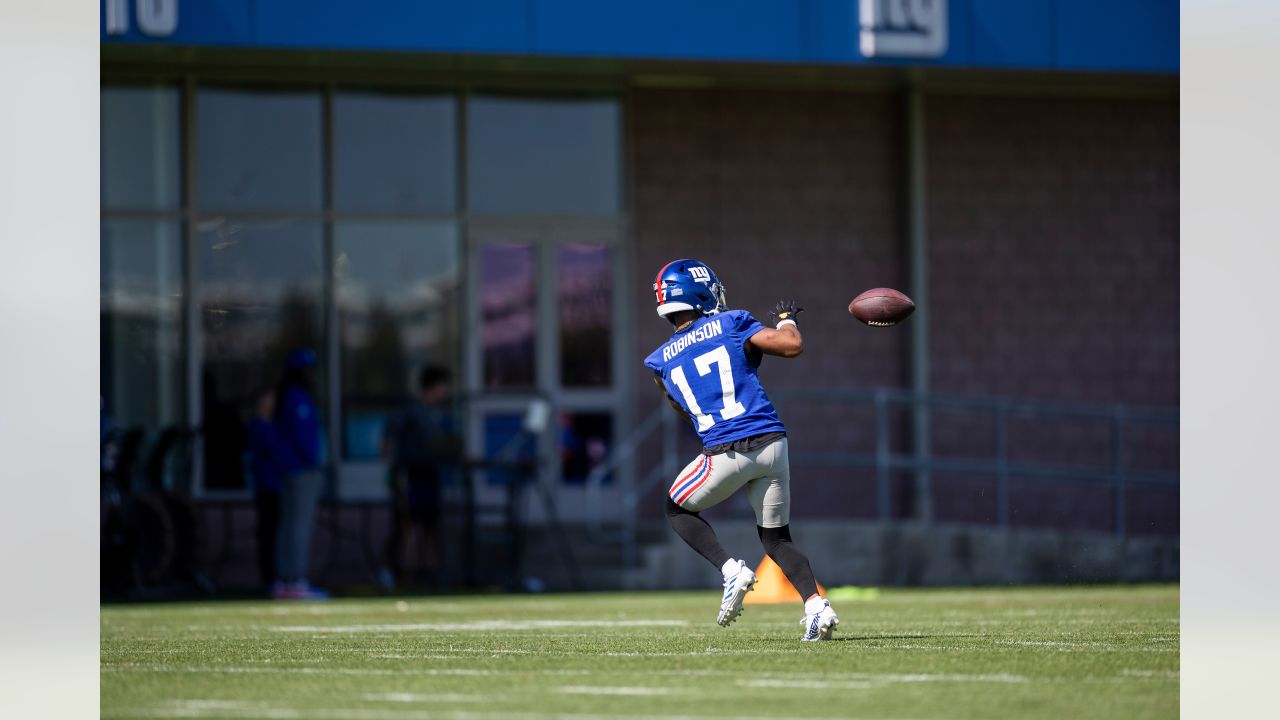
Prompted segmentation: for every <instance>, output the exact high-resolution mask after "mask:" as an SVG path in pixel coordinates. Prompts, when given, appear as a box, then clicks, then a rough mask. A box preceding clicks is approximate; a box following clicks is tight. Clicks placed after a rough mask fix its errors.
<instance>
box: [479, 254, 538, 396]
mask: <svg viewBox="0 0 1280 720" xmlns="http://www.w3.org/2000/svg"><path fill="white" fill-rule="evenodd" d="M479 247H480V312H481V324H482V328H481V331H480V342H481V346H482V348H483V354H484V384H485V387H490V388H495V387H531V386H532V385H533V384H534V378H535V377H536V376H535V374H534V338H535V332H536V329H537V297H536V292H535V289H534V275H535V266H536V263H535V259H536V255H535V253H534V245H532V244H528V243H522V244H507V243H481V244H480V246H479Z"/></svg>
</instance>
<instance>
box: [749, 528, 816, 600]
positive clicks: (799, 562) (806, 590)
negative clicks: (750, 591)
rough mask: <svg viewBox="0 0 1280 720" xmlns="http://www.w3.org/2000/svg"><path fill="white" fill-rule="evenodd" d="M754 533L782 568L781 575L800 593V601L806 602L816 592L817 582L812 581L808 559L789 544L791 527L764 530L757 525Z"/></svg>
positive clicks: (792, 544) (793, 545) (811, 571)
mask: <svg viewBox="0 0 1280 720" xmlns="http://www.w3.org/2000/svg"><path fill="white" fill-rule="evenodd" d="M756 533H757V534H759V535H760V544H761V545H764V551H765V552H767V553H769V557H771V558H773V561H774V562H776V563H778V567H780V568H782V574H783V575H786V576H787V579H788V580H790V581H791V584H792V585H793V586H795V589H796V590H798V591H799V592H800V598H801V599H802V600H808V599H809V597H810V596H812V595H814V594H815V593H817V592H818V581H816V580H814V579H813V570H812V569H810V567H809V558H807V557H805V556H804V553H802V552H800V550H798V549H797V548H796V546H795V544H794V543H792V542H791V526H789V525H783V526H782V527H777V528H766V527H760V526H759V525H757V526H756Z"/></svg>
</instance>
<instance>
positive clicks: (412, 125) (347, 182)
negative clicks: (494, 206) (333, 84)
mask: <svg viewBox="0 0 1280 720" xmlns="http://www.w3.org/2000/svg"><path fill="white" fill-rule="evenodd" d="M455 118H456V101H455V100H454V99H453V98H451V97H415V96H411V95H376V94H371V93H338V94H337V95H336V96H335V97H334V101H333V138H334V146H333V163H334V178H333V181H334V205H335V206H336V207H337V209H339V210H353V211H360V212H400V213H408V212H442V213H444V212H453V211H454V209H455V205H456V197H457V192H456V188H455V184H456V183H455V180H456V173H457V170H456V168H457V149H456V138H455V136H456V134H457V130H456V127H455V124H456V123H455Z"/></svg>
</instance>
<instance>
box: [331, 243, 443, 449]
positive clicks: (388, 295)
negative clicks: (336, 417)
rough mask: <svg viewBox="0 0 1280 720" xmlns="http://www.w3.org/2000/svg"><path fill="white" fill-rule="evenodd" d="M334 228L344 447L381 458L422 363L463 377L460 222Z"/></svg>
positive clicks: (422, 365)
mask: <svg viewBox="0 0 1280 720" xmlns="http://www.w3.org/2000/svg"><path fill="white" fill-rule="evenodd" d="M334 236H335V253H336V257H335V265H334V273H335V275H336V280H337V288H336V292H337V304H338V325H339V332H340V336H339V342H340V344H341V348H342V408H343V423H342V425H343V429H344V432H343V448H344V456H345V457H347V458H348V459H352V460H359V459H375V458H377V457H378V456H379V446H380V439H381V434H382V429H383V427H384V425H385V422H386V418H387V415H388V413H389V412H390V411H393V410H396V409H398V408H400V407H401V406H402V405H403V404H404V403H405V402H406V401H407V399H408V397H409V393H410V392H411V391H412V390H413V388H414V387H415V385H414V380H415V377H416V374H417V372H418V371H419V370H420V369H421V368H422V367H424V366H426V365H428V364H430V365H438V366H441V367H443V368H445V369H447V370H449V371H450V373H451V375H452V376H453V378H454V385H455V386H456V385H457V378H458V374H459V373H458V367H457V364H458V358H459V355H460V349H459V348H460V340H459V336H458V333H459V312H460V299H459V298H460V294H459V293H460V288H459V282H460V276H459V254H460V251H459V240H458V228H457V226H456V225H454V224H452V223H423V222H339V223H336V224H335V225H334Z"/></svg>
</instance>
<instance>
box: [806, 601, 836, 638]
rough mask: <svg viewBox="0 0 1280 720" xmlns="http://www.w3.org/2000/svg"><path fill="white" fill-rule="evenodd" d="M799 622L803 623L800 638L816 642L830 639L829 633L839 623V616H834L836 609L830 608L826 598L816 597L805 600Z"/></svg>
mask: <svg viewBox="0 0 1280 720" xmlns="http://www.w3.org/2000/svg"><path fill="white" fill-rule="evenodd" d="M800 624H801V625H804V635H803V636H801V638H800V639H801V640H803V641H805V642H817V641H819V640H830V639H831V633H832V631H834V630H835V629H836V626H837V625H839V624H840V618H838V617H836V611H835V610H832V609H831V603H829V602H827V599H826V598H824V597H816V598H813V599H812V600H808V601H806V602H805V604H804V619H803V620H801V621H800Z"/></svg>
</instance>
